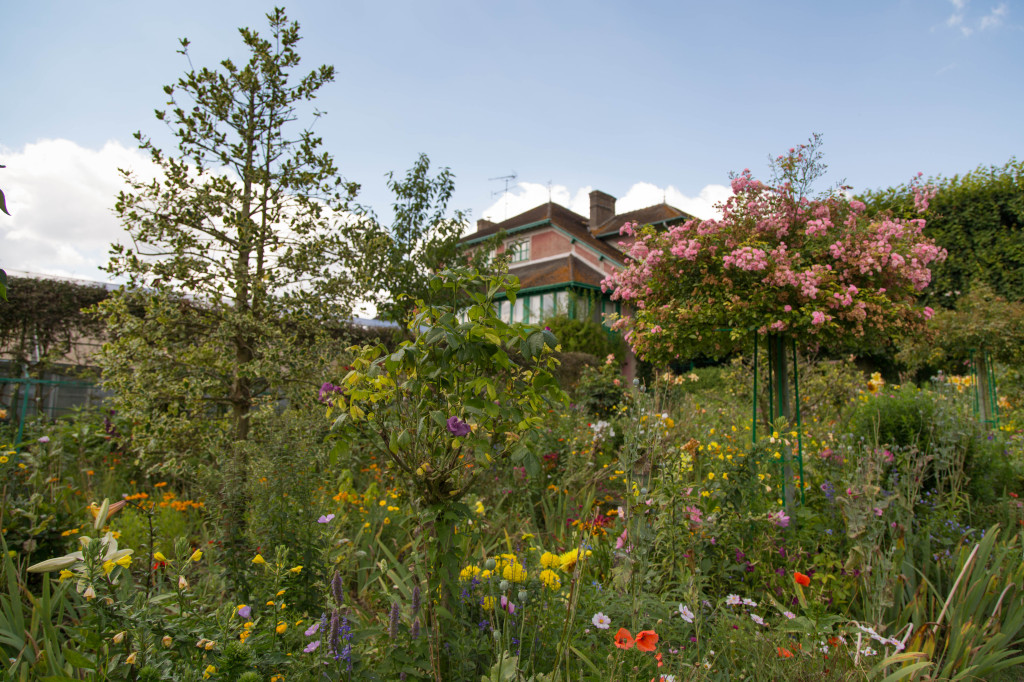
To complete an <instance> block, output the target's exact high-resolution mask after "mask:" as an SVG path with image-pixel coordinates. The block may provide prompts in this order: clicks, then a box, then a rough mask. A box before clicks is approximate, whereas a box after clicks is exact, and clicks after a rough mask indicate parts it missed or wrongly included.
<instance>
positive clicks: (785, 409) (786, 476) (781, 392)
mask: <svg viewBox="0 0 1024 682" xmlns="http://www.w3.org/2000/svg"><path fill="white" fill-rule="evenodd" d="M787 340H788V339H787V338H786V336H785V335H784V334H771V335H769V337H768V362H769V364H770V365H771V368H772V382H771V386H769V393H770V398H769V400H770V401H771V404H772V406H773V409H774V412H775V416H776V417H784V418H785V419H786V421H787V422H790V423H792V422H793V407H792V404H791V403H790V401H789V362H788V361H787V359H786V345H787V344H786V341H787ZM769 428H771V426H770V425H769ZM780 451H781V452H782V477H783V489H784V491H785V502H786V512H787V513H788V514H790V515H792V513H793V500H794V496H793V463H792V460H791V458H790V453H789V452H786V451H785V449H781V450H780Z"/></svg>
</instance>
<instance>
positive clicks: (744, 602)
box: [743, 599, 757, 609]
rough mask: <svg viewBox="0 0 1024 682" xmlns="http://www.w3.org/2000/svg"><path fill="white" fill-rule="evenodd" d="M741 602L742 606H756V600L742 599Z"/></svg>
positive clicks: (754, 607) (753, 607)
mask: <svg viewBox="0 0 1024 682" xmlns="http://www.w3.org/2000/svg"><path fill="white" fill-rule="evenodd" d="M743 604H744V606H749V607H750V608H752V609H756V608H757V602H756V601H754V600H753V599H744V600H743Z"/></svg>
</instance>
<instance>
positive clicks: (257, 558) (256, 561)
mask: <svg viewBox="0 0 1024 682" xmlns="http://www.w3.org/2000/svg"><path fill="white" fill-rule="evenodd" d="M252 562H253V563H254V564H265V563H267V560H266V559H264V558H263V555H262V554H257V555H256V556H254V557H253V558H252Z"/></svg>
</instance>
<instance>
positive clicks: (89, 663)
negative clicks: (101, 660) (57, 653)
mask: <svg viewBox="0 0 1024 682" xmlns="http://www.w3.org/2000/svg"><path fill="white" fill-rule="evenodd" d="M64 658H66V659H67V661H68V663H70V664H71V665H73V666H75V667H76V668H86V669H88V670H95V669H96V662H95V661H93V660H92V659H91V658H88V657H87V656H85V655H84V654H82V653H80V652H78V651H75V650H74V649H72V648H70V647H67V648H65V649H64Z"/></svg>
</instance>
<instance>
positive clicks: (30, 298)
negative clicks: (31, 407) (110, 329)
mask: <svg viewBox="0 0 1024 682" xmlns="http://www.w3.org/2000/svg"><path fill="white" fill-rule="evenodd" d="M5 282H6V284H7V288H8V290H9V291H10V294H11V300H10V301H8V302H7V303H6V304H4V305H3V307H2V308H0V310H2V314H0V348H3V349H4V353H5V354H6V355H8V356H9V359H10V360H11V361H12V365H11V368H12V371H17V372H18V373H19V374H20V370H21V368H22V367H24V368H26V369H27V370H28V371H29V374H30V375H31V376H34V377H40V376H42V374H43V372H45V371H47V370H48V369H49V368H50V367H52V366H53V364H54V363H55V362H69V361H75V360H79V359H80V358H78V357H76V356H75V354H73V353H72V351H73V349H74V347H75V344H76V343H80V342H81V341H82V340H83V339H94V340H98V338H99V337H100V335H101V333H102V329H103V325H102V324H101V323H99V321H98V320H96V319H94V318H92V317H90V316H89V315H87V314H86V313H85V309H87V308H90V307H92V306H94V305H96V304H97V303H99V302H100V301H102V300H104V299H106V298H107V296H108V295H109V292H108V291H107V290H106V289H104V288H103V287H100V286H92V285H87V284H78V283H76V282H71V281H64V280H57V279H45V278H28V277H12V278H11V279H10V280H6V278H5Z"/></svg>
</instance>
